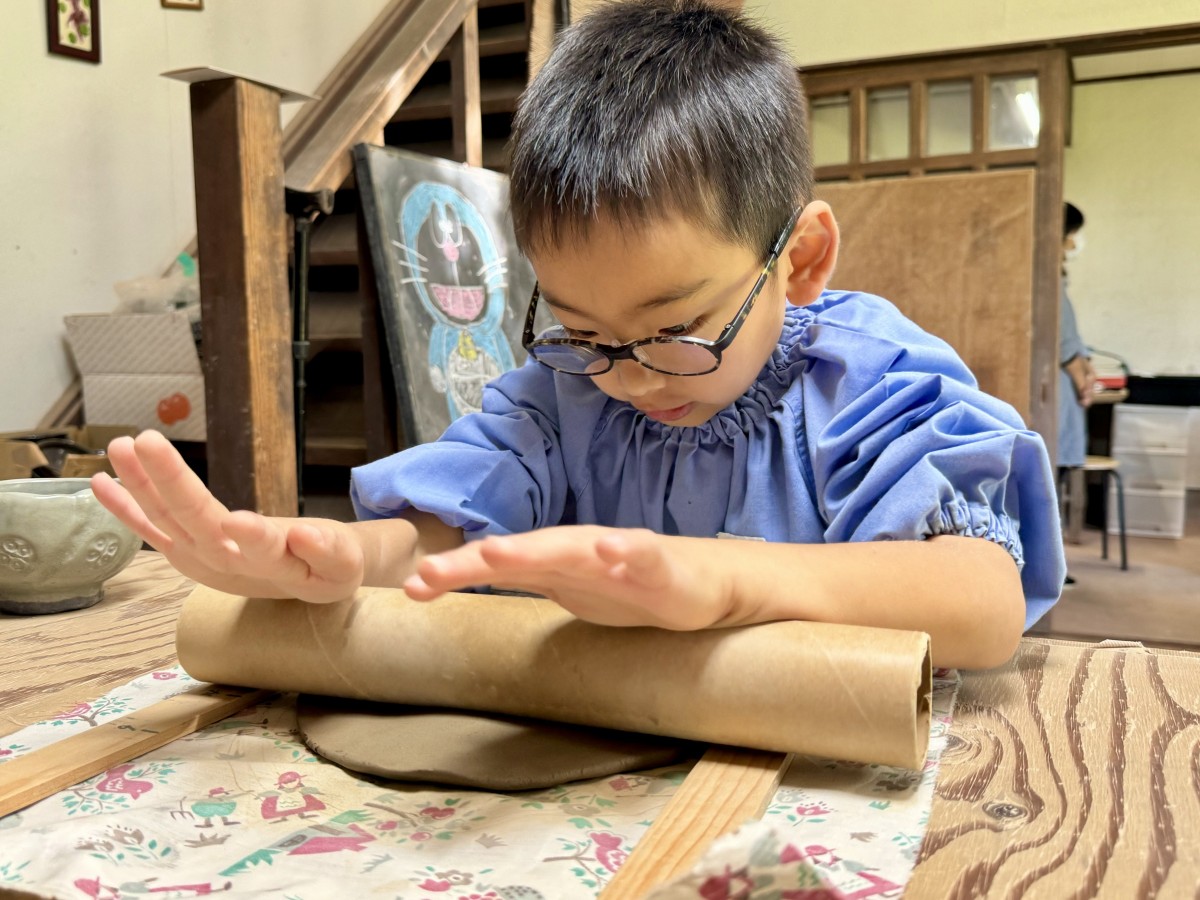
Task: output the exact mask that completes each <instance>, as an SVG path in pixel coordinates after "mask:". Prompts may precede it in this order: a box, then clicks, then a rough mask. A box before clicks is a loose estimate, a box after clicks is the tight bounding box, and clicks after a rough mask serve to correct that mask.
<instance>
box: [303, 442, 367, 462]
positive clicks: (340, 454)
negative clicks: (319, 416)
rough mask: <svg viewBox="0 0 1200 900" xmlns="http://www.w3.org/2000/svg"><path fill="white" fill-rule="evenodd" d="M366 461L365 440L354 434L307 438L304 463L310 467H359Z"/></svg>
mask: <svg viewBox="0 0 1200 900" xmlns="http://www.w3.org/2000/svg"><path fill="white" fill-rule="evenodd" d="M366 461H367V439H366V437H365V436H361V435H354V434H343V435H325V436H321V437H308V438H306V439H305V441H304V462H305V464H307V465H310V466H343V467H345V468H351V467H353V466H361V465H363V464H364V463H366Z"/></svg>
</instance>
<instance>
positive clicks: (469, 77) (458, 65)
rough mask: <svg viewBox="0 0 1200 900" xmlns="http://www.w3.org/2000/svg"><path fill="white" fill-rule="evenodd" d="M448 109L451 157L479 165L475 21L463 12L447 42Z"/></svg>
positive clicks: (472, 13) (480, 129)
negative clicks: (449, 94) (448, 72)
mask: <svg viewBox="0 0 1200 900" xmlns="http://www.w3.org/2000/svg"><path fill="white" fill-rule="evenodd" d="M449 50H450V93H451V98H450V109H451V116H450V118H451V123H452V125H451V127H452V130H453V135H454V137H453V143H454V158H455V159H456V160H459V161H461V162H465V163H466V164H467V165H469V166H482V165H483V119H482V116H481V112H480V85H479V18H478V15H477V14H476V12H475V10H471V11H470V12H469V13H467V17H466V18H465V19H463V23H462V27H461V28H459V29H458V31H456V32H455V33H454V37H453V38H452V39H451V40H450V45H449Z"/></svg>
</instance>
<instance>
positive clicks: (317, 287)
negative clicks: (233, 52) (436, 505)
mask: <svg viewBox="0 0 1200 900" xmlns="http://www.w3.org/2000/svg"><path fill="white" fill-rule="evenodd" d="M530 5H531V4H529V3H527V2H526V0H480V2H479V4H478V48H479V49H478V57H479V87H480V90H479V94H480V97H479V107H480V113H481V118H482V149H483V153H482V162H483V165H484V166H486V167H487V168H490V169H494V170H497V171H504V170H505V167H506V165H507V143H508V137H509V133H510V131H511V126H512V116H513V113H514V112H515V110H516V104H517V98H518V97H519V95H520V93H521V91H523V90H524V88H525V84H526V78H527V71H528V59H527V54H528V50H529V44H530V20H531V14H530ZM452 52H453V51H452V48H451V47H447V48H446V49H444V50H442V51H441V52H440V53H439V54H438V55H437V57H436V59H435V60H434V61H433V63H432V64H431V65H430V66H429V69H428V71H427V72H426V73H425V74H424V75H423V76H422V77H421V78H420V79H419V80H418V81H417V82H416V84H415V86H414V88H413V90H412V92H411V93H410V94H409V96H408V98H407V99H406V100H405V101H404V103H403V104H402V105H401V106H400V107H399V109H397V110H396V111H395V112H394V113H392V114H391V115H390V116H389V117H388V118H387V121H386V122H385V123H383V125H382V128H381V129H380V134H379V139H378V142H379V143H385V144H389V145H392V146H397V147H404V148H406V149H409V150H413V151H416V152H419V153H425V154H428V155H430V156H440V157H444V158H447V159H455V160H458V161H466V160H465V153H464V150H463V148H459V147H456V146H455V141H454V123H453V119H454V96H453V93H454V86H453V85H452V83H451V69H452V65H453V62H452V60H451V55H452ZM285 154H286V150H285ZM346 158H347V162H348V154H347V155H346ZM296 168H297V163H296V162H290V163H289V166H288V174H287V181H288V183H289V185H293V186H295V183H296V182H297V181H299V180H300V176H299V174H298V173H297V172H296V171H295V170H296ZM357 212H358V195H357V191H356V190H355V185H354V176H353V173H352V172H349V173H348V174H346V175H345V177H344V178H343V179H342V181H341V182H340V184H339V185H338V189H337V193H336V199H335V207H334V212H333V214H332V215H330V216H328V217H325V218H323V219H321V220H319V221H318V223H317V224H316V226H315V228H314V230H313V235H312V241H311V245H310V258H309V263H310V268H309V290H310V293H309V297H310V317H309V332H310V341H311V349H310V355H309V361H308V365H307V368H306V379H307V381H308V402H307V420H308V421H307V440H306V442H305V454H306V462H307V464H308V465H309V466H318V467H339V468H341V467H350V466H355V465H361V464H362V463H364V462H366V461H367V460H368V459H369V458H372V457H374V456H378V455H382V453H384V452H387V451H389V450H390V449H392V448H393V447H394V446H395V445H396V441H395V440H394V439H393V440H392V441H389V440H387V437H386V436H380V438H379V439H378V440H374V441H370V442H369V441H368V432H369V431H370V428H369V427H368V421H367V419H368V416H367V414H366V412H365V409H364V344H363V307H364V303H367V304H369V303H370V302H371V297H372V291H373V285H371V284H364V272H363V271H362V270H361V269H360V258H361V257H360V246H359V234H358V229H357V224H356V220H357ZM366 252H367V251H366V248H365V246H364V247H363V248H362V249H361V253H362V254H363V255H365V254H366ZM367 280H369V279H367ZM368 339H370V336H369V338H368ZM368 352H369V351H368ZM381 368H382V370H383V371H376V372H373V373H371V375H372V376H374V377H380V376H384V377H386V369H387V365H386V360H384V361H382V366H381ZM368 370H370V365H369V363H368ZM368 377H370V376H368ZM367 393H371V392H370V390H369V389H368V391H367ZM372 424H376V425H377V424H381V423H372ZM387 427H388V428H394V420H389V421H388V422H387ZM377 430H378V429H377ZM369 443H370V444H371V445H372V446H370V447H369V446H368V445H369ZM322 474H323V475H324V476H326V480H328V478H327V476H328V475H329V474H330V473H322Z"/></svg>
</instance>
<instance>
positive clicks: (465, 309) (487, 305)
mask: <svg viewBox="0 0 1200 900" xmlns="http://www.w3.org/2000/svg"><path fill="white" fill-rule="evenodd" d="M399 226H400V236H401V239H400V240H399V241H396V242H395V243H396V245H397V247H398V248H399V249H400V250H401V258H400V260H399V262H400V264H401V265H402V266H404V267H405V268H406V269H407V272H408V276H409V277H408V278H406V279H405V282H406V283H409V284H412V285H413V288H414V290H415V292H416V294H417V297H418V298H419V299H420V301H421V305H422V306H423V307H424V308H425V310H426V311H427V312H428V313H429V315H430V317H431V318H432V319H433V328H432V329H431V330H430V333H429V374H430V379H431V380H432V381H433V386H434V388H435V389H436V390H438V391H442V392H444V393H445V394H446V406H447V411H448V412H449V416H450V420H451V421H453V420H454V419H457V418H458V417H459V416H461V415H464V414H466V413H469V412H478V411H479V410H480V409H481V408H482V405H483V386H484V385H485V384H487V382H489V381H491V380H492V379H493V378H495V377H496V376H497V375H500V374H501V373H502V372H506V371H508V370H509V369H512V368H514V367H515V366H516V361H515V360H514V358H513V353H512V348H511V346H510V345H509V343H508V339H507V338H506V337H505V334H504V330H503V327H502V326H503V323H504V314H505V308H506V295H507V288H508V283H507V278H506V276H507V273H508V258H507V257H505V256H501V255H500V252H499V249H498V248H497V245H496V241H495V238H494V237H493V235H492V231H491V229H490V228H489V227H488V224H487V222H486V221H485V220H484V218H483V216H482V215H481V214H480V212H479V210H477V209H476V208H475V206H474V205H473V204H472V203H471V202H470V201H469V200H467V198H466V197H464V196H463V195H462V194H460V193H459V192H458V191H456V190H455V189H454V188H452V187H450V186H449V185H444V184H435V183H433V182H420V183H418V184H417V185H416V186H415V187H414V188H413V189H412V191H410V192H409V194H408V195H407V196H406V197H405V198H404V202H403V204H402V206H401V209H400V220H399Z"/></svg>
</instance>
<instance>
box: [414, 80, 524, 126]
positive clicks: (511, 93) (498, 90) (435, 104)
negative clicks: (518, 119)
mask: <svg viewBox="0 0 1200 900" xmlns="http://www.w3.org/2000/svg"><path fill="white" fill-rule="evenodd" d="M523 90H525V79H523V78H497V79H492V80H489V81H484V82H482V83H481V84H480V86H479V109H480V112H481V113H483V115H488V114H489V113H499V112H514V111H516V108H517V98H518V97H520V96H521V92H522V91H523ZM450 115H451V103H450V85H448V84H431V85H428V86H426V87H422V88H418V89H417V90H416V91H414V92H413V93H412V94H411V95H409V98H408V99H407V100H405V101H404V105H403V106H401V107H400V108H399V109H398V110H396V114H395V115H394V116H392V121H393V122H419V121H422V120H424V119H448V118H450Z"/></svg>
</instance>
